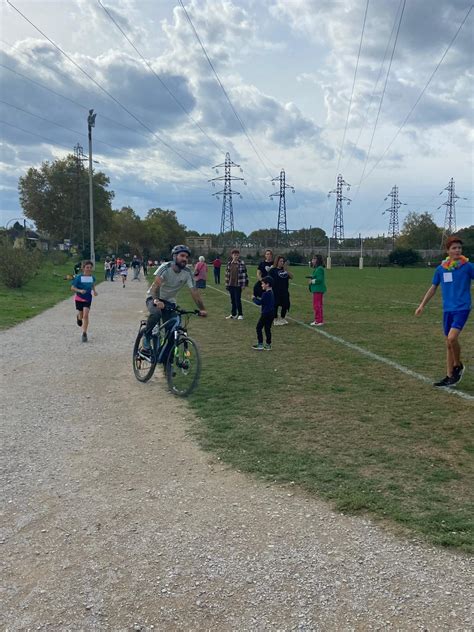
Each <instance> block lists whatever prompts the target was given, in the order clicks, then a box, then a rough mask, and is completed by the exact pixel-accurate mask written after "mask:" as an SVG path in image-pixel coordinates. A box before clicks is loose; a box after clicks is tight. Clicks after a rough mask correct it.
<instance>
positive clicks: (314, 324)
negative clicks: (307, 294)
mask: <svg viewBox="0 0 474 632" xmlns="http://www.w3.org/2000/svg"><path fill="white" fill-rule="evenodd" d="M309 324H310V325H311V327H316V325H317V324H318V323H317V322H316V321H315V320H313V322H312V323H309Z"/></svg>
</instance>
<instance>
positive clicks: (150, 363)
mask: <svg viewBox="0 0 474 632" xmlns="http://www.w3.org/2000/svg"><path fill="white" fill-rule="evenodd" d="M144 336H145V329H140V331H139V332H138V336H137V338H136V340H135V344H134V345H133V359H132V363H133V372H134V373H135V377H136V378H137V380H138V381H139V382H148V380H149V379H150V378H151V376H152V375H153V373H154V372H155V368H156V360H155V354H154V352H153V351H152V350H151V349H150V350H149V351H146V350H145V348H144V346H143V343H144Z"/></svg>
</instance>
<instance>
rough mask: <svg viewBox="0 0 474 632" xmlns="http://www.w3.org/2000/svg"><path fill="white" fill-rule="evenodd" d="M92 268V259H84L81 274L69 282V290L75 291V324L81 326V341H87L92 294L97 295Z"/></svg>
mask: <svg viewBox="0 0 474 632" xmlns="http://www.w3.org/2000/svg"><path fill="white" fill-rule="evenodd" d="M93 268H94V264H93V263H92V261H84V263H83V264H82V274H77V275H76V276H75V277H74V279H73V280H72V282H71V290H72V291H73V292H75V293H76V296H75V297H74V299H75V302H76V310H77V324H78V325H79V327H82V342H87V329H88V327H89V312H90V309H91V304H92V296H93V295H94V296H97V295H98V294H97V292H96V289H95V276H93V275H92V270H93Z"/></svg>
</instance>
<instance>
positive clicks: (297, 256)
mask: <svg viewBox="0 0 474 632" xmlns="http://www.w3.org/2000/svg"><path fill="white" fill-rule="evenodd" d="M286 258H287V259H288V261H289V262H290V263H303V262H304V260H305V257H304V256H303V255H302V254H301V253H300V252H298V251H297V250H290V251H288V252H287V253H286Z"/></svg>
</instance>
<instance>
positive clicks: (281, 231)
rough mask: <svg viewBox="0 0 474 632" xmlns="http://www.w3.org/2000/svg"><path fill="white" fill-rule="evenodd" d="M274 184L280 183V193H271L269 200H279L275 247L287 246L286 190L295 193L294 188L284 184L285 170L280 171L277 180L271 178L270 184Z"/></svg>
mask: <svg viewBox="0 0 474 632" xmlns="http://www.w3.org/2000/svg"><path fill="white" fill-rule="evenodd" d="M275 182H279V183H280V191H279V192H278V193H272V194H271V195H270V197H271V198H273V197H276V196H278V197H279V198H280V202H279V204H278V222H277V235H276V245H277V246H278V245H283V244H284V245H287V244H288V224H287V221H286V190H287V189H291V190H292V192H293V193H294V192H295V187H294V186H292V185H291V184H286V181H285V170H284V169H282V170H281V171H280V175H279V176H278V178H272V184H273V185H275Z"/></svg>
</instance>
